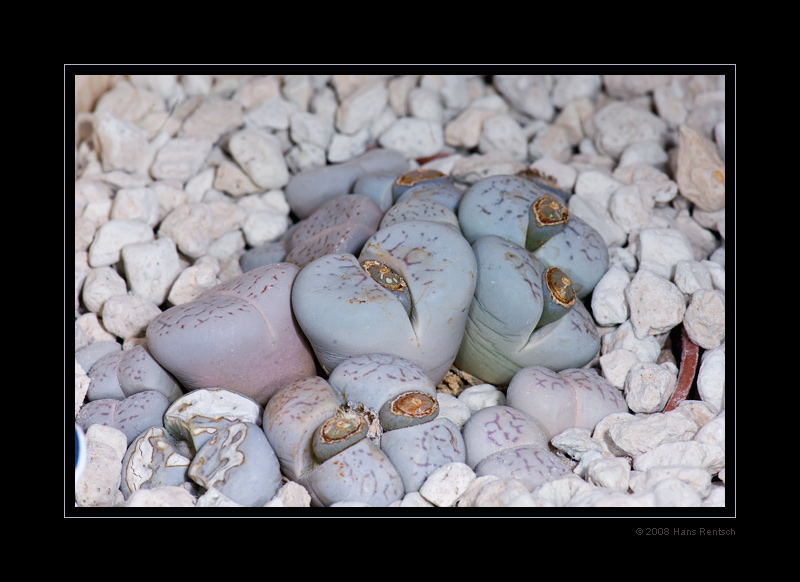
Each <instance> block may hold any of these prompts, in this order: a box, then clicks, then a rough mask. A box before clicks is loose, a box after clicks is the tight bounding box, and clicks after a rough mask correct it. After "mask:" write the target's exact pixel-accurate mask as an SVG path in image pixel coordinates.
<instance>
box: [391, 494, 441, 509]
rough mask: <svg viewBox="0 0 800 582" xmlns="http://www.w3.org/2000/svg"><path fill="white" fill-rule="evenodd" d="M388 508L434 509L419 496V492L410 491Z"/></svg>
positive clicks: (431, 504) (432, 505)
mask: <svg viewBox="0 0 800 582" xmlns="http://www.w3.org/2000/svg"><path fill="white" fill-rule="evenodd" d="M389 507H436V506H435V505H434V504H433V503H431V502H430V501H428V500H427V499H425V498H424V497H423V496H422V495H420V494H419V491H410V492H408V493H406V494H405V495H404V496H403V498H402V499H400V500H399V501H395V502H394V503H392V504H391V505H390V506H389Z"/></svg>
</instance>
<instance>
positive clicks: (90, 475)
mask: <svg viewBox="0 0 800 582" xmlns="http://www.w3.org/2000/svg"><path fill="white" fill-rule="evenodd" d="M127 446H128V445H127V439H126V438H125V434H124V433H123V432H122V431H120V430H117V429H115V428H111V427H108V426H102V425H99V424H96V425H93V426H91V427H89V430H87V431H86V449H87V462H86V468H85V469H84V472H83V475H82V476H81V477H80V479H79V480H78V482H77V483H76V484H75V501H76V503H77V505H78V506H79V507H113V506H115V505H117V504H119V503H121V502H122V501H123V496H122V493H121V492H120V491H119V486H120V481H121V474H122V458H123V457H124V456H125V451H126V449H127Z"/></svg>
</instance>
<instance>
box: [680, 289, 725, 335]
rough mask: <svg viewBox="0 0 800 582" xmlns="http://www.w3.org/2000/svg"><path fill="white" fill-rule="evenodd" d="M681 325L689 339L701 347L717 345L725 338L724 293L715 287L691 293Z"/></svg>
mask: <svg viewBox="0 0 800 582" xmlns="http://www.w3.org/2000/svg"><path fill="white" fill-rule="evenodd" d="M683 325H684V329H686V334H687V335H688V336H689V339H690V340H692V342H694V343H696V344H697V345H698V346H700V347H701V348H703V349H706V350H713V349H714V348H717V347H719V346H720V344H721V343H722V341H723V340H724V339H725V293H724V292H722V291H717V290H716V289H711V290H709V289H700V290H699V291H696V292H695V293H693V294H692V299H691V301H690V302H689V306H688V307H687V308H686V314H685V316H684V320H683Z"/></svg>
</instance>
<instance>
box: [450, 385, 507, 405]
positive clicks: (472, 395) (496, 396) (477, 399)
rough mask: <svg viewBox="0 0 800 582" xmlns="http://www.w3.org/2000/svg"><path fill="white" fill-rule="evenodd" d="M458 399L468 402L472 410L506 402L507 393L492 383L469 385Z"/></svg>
mask: <svg viewBox="0 0 800 582" xmlns="http://www.w3.org/2000/svg"><path fill="white" fill-rule="evenodd" d="M458 400H459V401H461V402H463V403H464V404H466V405H467V406H468V407H469V409H470V410H471V411H472V412H477V411H478V410H481V409H483V408H487V407H489V406H503V405H504V404H505V403H506V397H505V394H503V393H502V392H500V390H498V389H497V388H495V387H494V386H493V385H491V384H478V385H476V386H469V387H468V388H465V389H464V390H463V391H462V392H461V394H459V395H458Z"/></svg>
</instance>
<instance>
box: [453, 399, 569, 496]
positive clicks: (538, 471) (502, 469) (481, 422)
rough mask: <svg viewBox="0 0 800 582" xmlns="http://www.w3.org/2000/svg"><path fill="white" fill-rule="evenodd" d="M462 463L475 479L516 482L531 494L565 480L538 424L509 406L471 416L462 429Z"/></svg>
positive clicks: (563, 465)
mask: <svg viewBox="0 0 800 582" xmlns="http://www.w3.org/2000/svg"><path fill="white" fill-rule="evenodd" d="M462 432H463V435H464V443H465V445H466V447H467V459H466V463H467V464H468V465H469V466H470V467H472V468H473V470H474V471H475V474H476V475H477V476H478V477H483V476H486V475H494V476H496V477H500V478H503V479H516V480H518V481H521V482H522V483H524V485H525V486H526V487H527V488H528V490H533V489H534V488H535V487H538V486H539V485H541V484H542V483H545V482H547V481H550V480H552V479H558V478H560V477H565V476H567V475H569V474H570V473H571V471H570V469H569V467H568V466H567V465H566V463H564V462H563V461H562V460H560V459H559V458H558V457H557V456H556V455H554V454H553V453H551V452H550V450H549V449H548V444H547V443H548V437H547V435H546V433H545V430H544V429H543V428H542V426H541V424H540V423H539V422H538V421H537V420H536V419H535V418H533V417H531V416H530V415H528V414H527V413H525V412H523V411H521V410H518V409H516V408H514V407H511V406H489V407H487V408H483V409H481V410H479V411H477V412H476V413H474V414H473V415H472V416H471V417H470V418H469V420H467V422H466V423H465V424H464V427H463V429H462Z"/></svg>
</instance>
